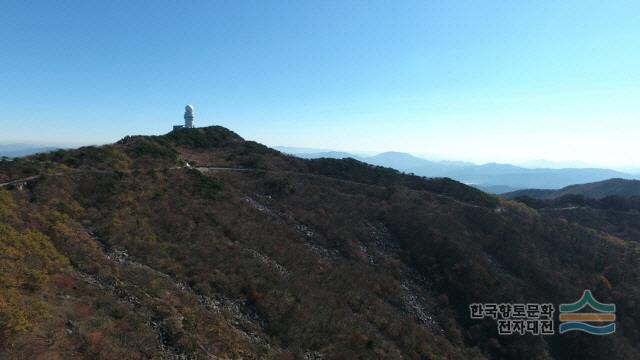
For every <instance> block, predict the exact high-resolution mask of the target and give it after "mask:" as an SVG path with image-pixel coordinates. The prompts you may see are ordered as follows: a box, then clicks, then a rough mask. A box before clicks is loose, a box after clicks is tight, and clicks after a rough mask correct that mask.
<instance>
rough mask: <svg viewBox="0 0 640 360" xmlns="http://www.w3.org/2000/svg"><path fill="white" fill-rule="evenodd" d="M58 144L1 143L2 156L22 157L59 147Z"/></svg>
mask: <svg viewBox="0 0 640 360" xmlns="http://www.w3.org/2000/svg"><path fill="white" fill-rule="evenodd" d="M59 148H60V147H57V146H42V145H29V144H0V156H6V157H10V158H13V157H20V156H27V155H32V154H37V153H43V152H48V151H51V150H56V149H59Z"/></svg>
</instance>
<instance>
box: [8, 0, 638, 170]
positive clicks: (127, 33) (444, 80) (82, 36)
mask: <svg viewBox="0 0 640 360" xmlns="http://www.w3.org/2000/svg"><path fill="white" fill-rule="evenodd" d="M638 14H640V2H638V1H615V0H611V1H590V0H579V1H577V0H576V1H573V0H566V1H533V2H524V1H505V0H501V1H498V0H496V1H456V0H447V1H345V0H342V1H329V0H323V1H266V0H261V1H237V0H234V1H224V2H222V1H134V0H128V1H101V2H99V1H86V0H82V1H57V2H53V1H28V2H27V1H13V0H5V1H3V2H2V4H0V142H34V143H36V142H37V143H73V144H86V143H106V142H113V141H116V140H118V139H119V138H121V137H123V136H125V135H127V134H161V133H164V132H167V131H169V130H170V129H171V126H172V125H173V124H174V123H180V122H181V117H182V111H183V107H184V105H185V104H187V103H191V104H193V105H194V106H195V109H196V117H197V118H196V122H197V125H199V126H204V125H212V124H219V125H223V126H226V127H229V128H230V129H232V130H234V131H236V132H238V133H239V134H240V135H242V136H243V137H245V138H248V139H253V140H256V141H260V142H263V143H265V144H268V145H288V146H303V147H315V148H333V149H341V150H351V151H385V150H396V151H406V152H411V153H414V154H430V155H434V156H436V155H437V156H440V157H446V158H452V159H460V160H471V161H477V162H485V161H501V162H518V161H524V160H530V159H540V158H545V159H549V160H556V161H568V160H576V161H585V162H588V163H594V164H602V165H610V166H613V165H623V164H626V165H640V163H639V162H640V161H638V160H636V159H637V156H636V154H638V153H640V141H638V140H637V139H638V134H640V121H639V120H640V66H639V65H640V41H638V39H639V38H640V26H639V24H640V23H639V22H638Z"/></svg>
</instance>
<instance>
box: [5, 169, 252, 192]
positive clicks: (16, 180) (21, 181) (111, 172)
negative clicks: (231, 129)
mask: <svg viewBox="0 0 640 360" xmlns="http://www.w3.org/2000/svg"><path fill="white" fill-rule="evenodd" d="M177 169H195V170H198V171H200V172H203V173H204V172H217V171H257V169H248V168H232V167H223V166H196V167H191V166H187V165H184V166H173V167H169V168H162V169H155V170H159V171H162V170H177ZM138 170H145V169H138ZM134 171H136V170H124V171H114V170H100V169H71V170H69V171H68V172H60V173H53V174H44V175H34V176H29V177H25V178H22V179H15V180H11V181H8V182H5V183H0V187H6V186H9V185H15V184H21V183H26V182H29V181H31V180H36V179H39V178H41V177H44V176H63V175H67V174H70V173H99V174H114V173H117V172H121V173H132V172H134Z"/></svg>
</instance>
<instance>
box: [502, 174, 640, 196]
mask: <svg viewBox="0 0 640 360" xmlns="http://www.w3.org/2000/svg"><path fill="white" fill-rule="evenodd" d="M564 195H581V196H584V197H586V198H594V199H601V198H604V197H607V196H623V197H631V196H640V181H638V180H626V179H609V180H605V181H598V182H593V183H588V184H580V185H571V186H567V187H564V188H562V189H559V190H546V189H525V190H518V191H514V192H509V193H506V194H503V196H505V197H508V198H517V197H522V196H528V197H532V198H536V199H555V198H558V197H561V196H564Z"/></svg>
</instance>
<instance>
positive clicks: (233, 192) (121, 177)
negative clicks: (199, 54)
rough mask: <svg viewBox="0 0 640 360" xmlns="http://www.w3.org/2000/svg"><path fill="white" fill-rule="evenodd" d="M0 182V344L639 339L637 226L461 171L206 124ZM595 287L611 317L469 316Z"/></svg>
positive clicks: (373, 352)
mask: <svg viewBox="0 0 640 360" xmlns="http://www.w3.org/2000/svg"><path fill="white" fill-rule="evenodd" d="M0 183H2V187H0V255H1V256H0V269H2V273H1V274H0V284H1V285H2V286H0V358H47V359H55V358H60V359H64V358H95V359H122V358H131V359H143V358H158V359H168V358H176V359H178V358H192V359H204V358H244V359H258V358H271V359H357V358H360V359H373V358H388V359H400V358H409V359H545V358H554V359H575V358H585V359H599V358H604V357H607V358H615V359H630V358H638V357H640V349H638V347H637V344H638V343H640V335H639V334H638V332H637V328H638V324H639V323H640V315H639V314H640V312H639V311H638V301H637V299H639V298H640V280H639V279H640V272H639V271H640V270H638V269H640V266H639V265H640V264H639V261H640V260H639V259H640V256H639V255H640V253H639V251H640V249H639V247H638V244H637V242H636V241H634V240H633V239H631V238H626V237H625V235H624V234H625V233H624V232H611V233H607V232H606V231H604V230H601V229H598V231H595V230H594V229H592V228H590V227H589V225H588V224H585V223H581V222H580V221H579V220H574V221H571V222H569V221H567V220H566V219H563V218H562V217H559V216H557V215H556V214H554V212H553V211H551V210H550V211H546V210H545V211H543V210H540V211H539V210H535V209H533V208H530V207H527V206H526V205H524V204H523V203H520V202H515V201H510V200H504V199H502V198H498V197H494V196H491V195H487V194H485V193H483V192H481V191H479V190H477V189H474V188H471V187H468V186H466V185H464V184H461V183H459V182H456V181H453V180H450V179H446V178H436V179H426V178H422V177H419V176H412V175H407V174H403V173H400V172H398V171H395V170H392V169H389V168H384V167H378V166H373V165H368V164H365V163H362V162H360V161H357V160H354V159H344V160H338V159H314V160H304V159H300V158H296V157H293V156H289V155H285V154H282V153H280V152H278V151H276V150H273V149H270V148H268V147H266V146H263V145H261V144H258V143H255V142H252V141H246V140H244V139H242V138H241V137H240V136H239V135H237V134H235V133H234V132H232V131H230V130H228V129H225V128H222V127H208V128H196V129H177V130H175V131H173V132H171V133H169V134H166V135H163V136H129V137H126V138H124V139H122V140H121V141H119V142H117V143H116V144H112V145H105V146H100V147H83V148H79V149H74V150H59V151H54V152H51V153H47V154H38V155H34V156H31V157H27V158H19V159H16V160H15V161H3V162H0ZM594 211H596V212H595V214H596V215H595V216H597V214H598V213H597V210H594ZM627 226H628V227H630V228H631V229H637V228H638V227H639V226H638V224H637V223H635V224H634V223H630V224H628V225H627ZM585 289H590V290H592V292H593V294H594V296H596V297H597V298H598V299H599V300H600V301H603V302H606V303H615V304H616V306H617V311H618V313H619V314H620V317H619V320H617V326H618V330H617V332H616V333H615V334H612V335H609V336H603V337H598V338H597V339H594V338H593V337H588V336H572V335H562V336H559V335H558V336H549V337H541V336H520V335H513V336H499V335H498V334H497V330H496V323H495V321H493V320H483V321H479V320H472V319H470V318H469V305H470V304H472V303H483V302H486V303H504V302H514V303H534V302H535V303H554V304H559V303H570V302H573V301H575V299H576V298H577V297H578V296H579V294H582V293H583V291H584V290H585Z"/></svg>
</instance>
